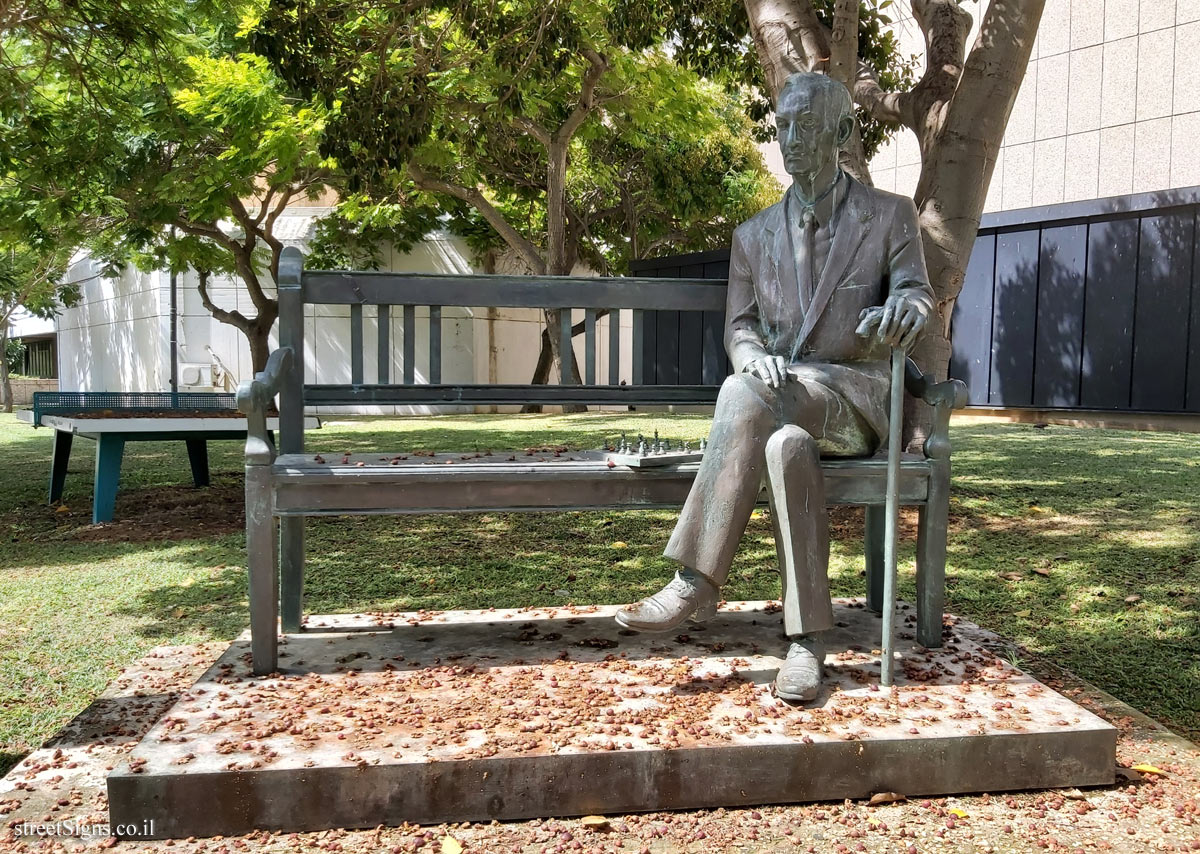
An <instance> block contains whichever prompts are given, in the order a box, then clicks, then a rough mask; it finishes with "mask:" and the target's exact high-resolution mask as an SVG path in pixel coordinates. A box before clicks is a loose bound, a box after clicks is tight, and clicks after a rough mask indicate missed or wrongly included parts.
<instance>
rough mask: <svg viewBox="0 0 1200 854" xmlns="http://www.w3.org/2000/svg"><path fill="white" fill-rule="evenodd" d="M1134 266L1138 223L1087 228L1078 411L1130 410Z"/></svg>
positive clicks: (1098, 224) (1096, 224) (1129, 221)
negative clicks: (1085, 282) (1079, 408)
mask: <svg viewBox="0 0 1200 854" xmlns="http://www.w3.org/2000/svg"><path fill="white" fill-rule="evenodd" d="M1137 261H1138V220H1137V219H1136V218H1129V219H1119V220H1114V221H1111V222H1093V223H1091V225H1089V226H1088V260H1087V288H1086V293H1085V295H1084V304H1083V316H1084V321H1083V364H1082V365H1081V367H1080V383H1079V405H1080V406H1082V407H1084V408H1085V409H1128V408H1129V379H1130V376H1131V371H1132V365H1133V304H1134V291H1135V289H1136V287H1137Z"/></svg>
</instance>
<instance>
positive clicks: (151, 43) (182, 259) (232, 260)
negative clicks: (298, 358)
mask: <svg viewBox="0 0 1200 854" xmlns="http://www.w3.org/2000/svg"><path fill="white" fill-rule="evenodd" d="M43 5H44V6H46V7H47V10H48V11H47V14H50V13H53V15H57V16H58V17H56V18H54V17H53V15H52V18H53V20H55V21H60V22H61V23H60V24H56V25H55V26H54V27H50V26H49V25H48V24H45V23H42V22H41V20H42V19H40V18H38V17H37V16H36V15H35V14H33V13H32V12H31V13H30V15H28V16H26V17H23V18H19V19H14V23H12V24H11V25H10V26H9V27H8V28H7V29H6V31H5V32H4V34H3V37H2V38H3V44H4V48H3V54H2V56H0V58H2V59H3V73H4V74H6V75H8V77H9V79H10V80H15V81H16V89H17V90H18V91H19V93H20V96H19V98H16V99H9V100H8V101H6V102H4V103H2V104H0V110H2V112H0V121H2V122H3V125H2V127H3V131H4V133H3V144H2V145H0V165H2V166H3V173H2V177H0V214H3V220H4V222H5V223H6V226H5V227H7V228H9V229H10V230H11V231H13V232H14V233H16V234H18V235H25V236H27V237H28V238H30V239H33V240H36V241H45V240H46V239H47V236H48V235H51V234H53V235H55V236H56V239H58V240H62V241H67V242H69V243H75V244H81V245H86V246H88V247H89V248H90V249H91V250H92V251H93V254H94V255H96V256H98V257H100V258H102V259H104V260H105V261H108V262H110V263H112V264H114V265H115V264H122V263H126V262H129V261H133V262H136V263H138V264H139V265H141V266H143V267H149V266H159V267H161V266H168V267H170V268H171V269H175V270H182V269H186V268H188V267H192V268H195V269H196V270H198V271H199V272H200V283H201V284H200V292H201V297H202V299H203V301H204V304H205V307H206V308H208V310H209V311H210V312H211V313H212V314H213V316H215V317H216V318H217V319H218V320H221V321H223V322H226V323H230V324H232V325H234V326H236V327H237V328H238V329H240V330H241V331H242V332H243V333H244V334H245V335H246V337H247V339H248V341H249V343H250V352H251V356H252V359H253V363H254V367H255V369H256V370H258V369H261V368H262V367H263V366H264V365H265V363H266V358H267V351H268V341H267V336H268V334H269V331H270V328H271V326H272V324H273V323H274V322H275V319H276V316H277V314H278V307H277V303H276V301H275V299H274V297H273V296H272V294H271V292H270V278H271V277H273V275H274V273H275V271H276V268H277V264H278V260H279V255H280V253H281V252H282V249H283V245H282V243H281V242H280V241H279V240H278V239H277V238H276V237H275V235H274V227H275V224H276V222H277V221H278V218H279V217H280V216H281V215H282V213H283V211H284V209H285V208H286V207H287V205H288V204H289V203H291V202H293V201H295V200H297V199H302V198H305V197H310V196H316V195H318V194H320V193H321V192H322V191H323V190H324V189H325V186H326V182H327V180H328V177H329V175H330V168H329V164H328V162H326V160H325V159H323V158H322V157H321V156H320V155H319V154H318V153H317V142H318V140H319V139H320V136H321V133H322V130H323V121H324V116H325V112H326V111H325V109H324V108H323V107H321V106H320V105H311V104H306V103H302V102H298V101H297V100H296V99H295V98H291V97H286V98H285V97H284V94H283V92H282V87H281V85H280V82H279V80H278V79H277V78H276V77H275V75H274V73H273V72H272V71H271V70H270V68H269V67H268V66H267V65H266V63H265V62H264V61H263V60H262V59H261V58H259V57H256V56H253V55H250V54H247V53H244V52H243V51H242V49H241V48H242V47H243V45H242V44H241V43H240V35H239V31H238V23H239V20H240V18H239V15H240V14H241V13H242V12H244V11H246V9H247V8H248V4H246V3H235V4H211V5H210V4H208V3H202V2H191V0H146V2H142V0H138V2H137V3H134V2H132V0H127V1H126V0H108V2H101V0H92V2H68V0H62V3H61V4H60V5H57V6H56V5H54V4H50V3H46V4H43ZM51 6H53V8H49V7H51ZM139 16H141V17H140V18H139ZM76 27H78V28H81V29H80V32H82V33H86V34H88V35H87V37H86V38H81V39H76V40H74V41H72V40H70V39H68V38H65V37H63V36H62V33H63V32H67V33H69V32H71V31H72V30H73V28H76ZM110 27H111V28H115V29H111V30H110ZM214 273H230V274H233V275H235V276H237V277H238V278H239V279H240V280H241V282H242V283H243V284H244V285H245V287H246V290H247V292H248V293H249V296H250V301H251V303H252V305H253V306H254V312H255V313H254V314H253V315H249V314H247V313H244V312H242V311H239V310H236V309H232V308H225V307H221V306H218V305H216V304H215V303H214V302H213V301H212V300H211V299H210V297H209V293H208V289H207V284H208V281H209V278H210V276H211V275H212V274H214Z"/></svg>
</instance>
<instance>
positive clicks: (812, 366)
mask: <svg viewBox="0 0 1200 854" xmlns="http://www.w3.org/2000/svg"><path fill="white" fill-rule="evenodd" d="M845 180H846V182H847V185H848V187H847V190H846V195H845V198H844V199H843V201H842V202H841V204H840V207H839V208H838V209H837V211H836V212H835V213H834V230H833V240H832V243H831V244H830V247H829V255H828V259H827V260H826V262H825V267H824V269H823V270H822V271H821V272H820V275H819V277H818V280H817V282H816V283H815V288H814V292H813V296H812V301H811V303H810V304H809V305H803V304H802V300H801V295H800V288H799V283H798V279H797V276H796V264H795V256H794V254H793V247H792V240H791V236H790V235H791V229H790V228H789V226H788V223H787V222H785V216H786V211H787V207H786V206H785V203H784V201H783V200H781V201H780V202H778V203H777V204H774V205H772V206H771V207H769V208H767V209H766V210H764V211H762V212H761V213H759V214H757V215H756V216H754V217H751V218H750V219H749V220H747V221H746V222H744V223H742V224H741V225H740V226H738V228H737V230H736V231H734V233H733V248H732V252H731V253H730V258H729V291H728V295H727V297H726V315H725V316H726V321H725V348H726V350H728V352H729V358H730V360H731V361H732V362H733V369H734V370H735V371H739V372H740V371H743V370H745V368H746V365H747V364H748V363H749V362H750V361H752V360H753V359H756V358H758V357H760V356H764V355H768V354H770V355H776V356H783V357H784V358H785V359H787V361H788V362H789V364H791V365H792V366H793V367H792V368H791V369H789V372H790V373H791V374H792V375H793V376H794V377H796V378H797V379H799V380H802V381H806V382H808V381H814V382H820V383H823V384H824V385H826V386H828V387H830V388H832V389H833V390H834V391H836V392H838V393H839V394H841V395H842V397H844V398H845V399H846V400H847V401H848V402H849V403H850V405H851V406H853V407H854V408H855V409H856V410H857V411H858V413H859V414H860V415H861V416H862V418H863V420H864V421H865V423H866V425H868V426H869V427H870V428H871V430H872V431H873V432H874V433H875V437H874V438H875V440H876V445H878V444H879V443H880V442H882V440H883V439H884V437H886V436H887V420H888V419H887V407H888V383H889V371H888V365H887V359H888V349H887V347H886V346H884V345H881V344H879V342H878V341H876V340H875V338H874V337H873V336H872V338H870V339H864V338H860V337H859V336H857V335H855V334H854V330H855V327H857V326H858V323H859V314H860V313H861V312H862V310H863V309H865V308H870V307H871V306H877V305H882V304H883V302H884V300H885V299H886V298H887V296H888V294H889V293H896V292H904V293H905V294H907V295H908V296H910V297H912V298H914V299H918V300H921V301H924V302H925V303H926V304H927V306H928V307H929V308H930V309H931V310H932V308H933V304H934V302H933V289H932V288H931V287H930V286H929V275H928V273H926V271H925V258H924V255H923V254H922V252H921V231H920V228H919V226H918V224H917V209H916V206H915V205H914V204H913V202H912V199H909V198H907V197H905V196H898V195H895V194H894V193H887V192H884V191H882V190H876V189H873V188H870V187H866V186H863V185H862V184H860V183H859V182H857V181H855V180H854V179H853V178H850V177H849V176H847V177H846V178H845ZM785 198H786V196H785ZM931 320H932V315H931Z"/></svg>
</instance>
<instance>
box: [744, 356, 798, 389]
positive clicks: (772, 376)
mask: <svg viewBox="0 0 1200 854" xmlns="http://www.w3.org/2000/svg"><path fill="white" fill-rule="evenodd" d="M743 373H747V374H752V375H754V376H756V377H758V378H759V379H760V380H762V381H763V382H765V383H766V384H767V387H768V388H779V387H780V386H782V385H783V384H784V383H785V382H787V381H788V372H787V360H786V359H785V358H783V356H759V357H758V358H757V359H753V360H752V361H750V362H747V363H746V367H745V369H744V371H743Z"/></svg>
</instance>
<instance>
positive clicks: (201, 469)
mask: <svg viewBox="0 0 1200 854" xmlns="http://www.w3.org/2000/svg"><path fill="white" fill-rule="evenodd" d="M184 441H185V442H187V452H188V461H189V462H190V463H191V464H192V482H193V483H195V484H196V486H208V482H209V481H208V442H207V441H206V440H204V439H185V440H184Z"/></svg>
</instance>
